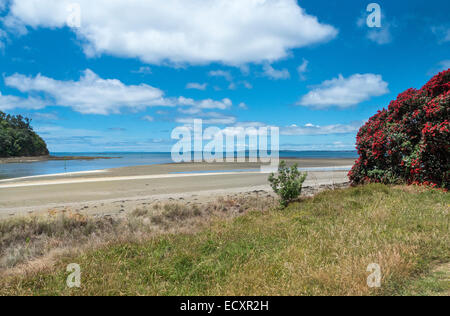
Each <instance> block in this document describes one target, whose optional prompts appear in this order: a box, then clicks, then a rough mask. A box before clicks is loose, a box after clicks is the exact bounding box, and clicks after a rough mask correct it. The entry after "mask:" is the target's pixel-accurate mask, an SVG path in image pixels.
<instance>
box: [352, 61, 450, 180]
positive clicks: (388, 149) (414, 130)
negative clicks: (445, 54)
mask: <svg viewBox="0 0 450 316" xmlns="http://www.w3.org/2000/svg"><path fill="white" fill-rule="evenodd" d="M449 114H450V69H448V70H446V71H443V72H441V73H439V74H438V75H436V76H435V77H433V78H432V79H431V80H430V81H429V82H428V83H427V84H426V85H425V86H424V87H423V88H422V89H420V90H416V89H409V90H407V91H405V92H403V93H401V94H400V95H399V96H398V97H397V100H395V101H392V102H391V104H390V105H389V108H388V109H387V110H386V109H383V110H382V111H379V112H378V113H377V114H376V115H375V116H373V117H372V118H371V119H370V120H369V121H368V122H367V123H366V124H365V125H364V126H363V127H362V128H361V130H360V131H359V133H358V136H357V149H358V154H359V159H358V160H357V161H356V163H355V165H354V166H353V169H352V170H351V171H350V173H349V177H350V180H351V181H352V183H353V184H363V183H370V182H382V183H400V182H406V183H408V184H423V185H429V186H433V187H441V188H445V189H449V186H450V171H449V169H450V168H449V167H450V166H449V158H450V137H449V136H450V135H449V130H450V123H449V121H450V116H449Z"/></svg>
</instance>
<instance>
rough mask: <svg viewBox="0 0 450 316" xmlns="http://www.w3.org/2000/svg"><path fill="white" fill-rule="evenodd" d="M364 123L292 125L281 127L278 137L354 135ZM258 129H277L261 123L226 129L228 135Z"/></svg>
mask: <svg viewBox="0 0 450 316" xmlns="http://www.w3.org/2000/svg"><path fill="white" fill-rule="evenodd" d="M364 123H365V122H364V121H355V122H351V123H350V124H332V125H324V126H320V125H314V124H311V123H308V124H305V125H304V126H297V125H295V124H292V125H290V126H281V127H279V128H280V135H283V136H316V135H335V134H354V133H357V132H358V131H359V129H360V128H361V126H363V125H364ZM260 127H277V126H274V125H269V124H265V123H262V122H237V123H235V124H234V125H233V126H230V127H228V128H227V129H226V131H227V132H228V133H229V134H240V133H242V128H244V129H246V128H255V129H259V128H260Z"/></svg>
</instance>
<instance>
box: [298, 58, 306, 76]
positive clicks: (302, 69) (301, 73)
mask: <svg viewBox="0 0 450 316" xmlns="http://www.w3.org/2000/svg"><path fill="white" fill-rule="evenodd" d="M308 66H309V61H307V60H306V59H304V58H303V63H302V64H301V65H300V66H298V67H297V72H298V75H299V76H300V79H301V80H306V77H305V75H304V73H305V72H307V71H308Z"/></svg>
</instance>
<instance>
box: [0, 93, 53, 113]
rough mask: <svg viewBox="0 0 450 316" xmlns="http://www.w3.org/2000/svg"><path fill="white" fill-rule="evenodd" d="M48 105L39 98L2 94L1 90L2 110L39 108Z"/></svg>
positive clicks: (0, 103) (0, 106)
mask: <svg viewBox="0 0 450 316" xmlns="http://www.w3.org/2000/svg"><path fill="white" fill-rule="evenodd" d="M45 106H46V103H45V102H44V101H43V100H41V99H39V98H32V97H29V98H21V97H17V96H13V95H2V93H1V92H0V111H10V110H14V109H18V108H19V109H29V110H39V109H42V108H44V107H45Z"/></svg>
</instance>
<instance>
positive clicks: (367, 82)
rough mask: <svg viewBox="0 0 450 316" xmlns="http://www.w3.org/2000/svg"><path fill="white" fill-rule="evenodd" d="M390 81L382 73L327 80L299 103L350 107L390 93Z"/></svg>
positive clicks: (315, 105) (311, 105) (318, 107)
mask: <svg viewBox="0 0 450 316" xmlns="http://www.w3.org/2000/svg"><path fill="white" fill-rule="evenodd" d="M388 92H389V90H388V83H387V82H385V81H383V78H382V76H381V75H375V74H355V75H352V76H350V77H349V78H344V77H343V76H342V75H339V77H338V78H334V79H331V80H326V81H324V82H323V83H322V84H320V85H319V86H317V87H315V88H313V89H312V90H311V91H310V92H309V93H308V94H306V95H305V96H303V97H302V98H301V100H300V102H299V103H298V105H302V106H309V107H313V108H316V109H324V108H327V107H331V106H337V107H340V108H348V107H351V106H354V105H356V104H358V103H361V102H364V101H367V100H369V99H370V98H371V97H375V96H381V95H384V94H386V93H388Z"/></svg>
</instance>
